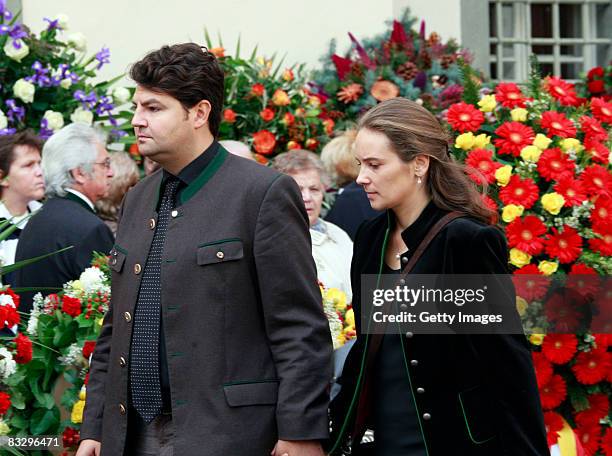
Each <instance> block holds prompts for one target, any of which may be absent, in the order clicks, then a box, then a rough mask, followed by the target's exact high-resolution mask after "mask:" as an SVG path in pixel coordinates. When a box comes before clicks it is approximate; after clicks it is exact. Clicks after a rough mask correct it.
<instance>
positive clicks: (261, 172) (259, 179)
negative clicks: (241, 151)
mask: <svg viewBox="0 0 612 456" xmlns="http://www.w3.org/2000/svg"><path fill="white" fill-rule="evenodd" d="M225 164H226V166H225V167H223V168H222V169H221V170H220V171H223V172H224V173H227V175H229V176H231V178H232V180H238V181H239V182H242V183H248V184H249V186H253V185H255V186H262V187H265V188H267V187H269V186H270V184H272V183H273V182H274V181H275V180H276V179H278V178H279V177H280V176H281V175H282V174H281V173H279V172H278V171H276V170H275V169H273V168H270V167H269V166H265V165H261V164H259V163H257V162H255V161H253V160H247V159H246V158H242V157H237V156H235V155H232V154H228V156H227V158H226V159H225Z"/></svg>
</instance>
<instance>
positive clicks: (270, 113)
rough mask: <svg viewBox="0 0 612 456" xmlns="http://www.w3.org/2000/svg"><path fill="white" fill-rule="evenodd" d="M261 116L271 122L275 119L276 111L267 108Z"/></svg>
mask: <svg viewBox="0 0 612 456" xmlns="http://www.w3.org/2000/svg"><path fill="white" fill-rule="evenodd" d="M259 116H260V117H261V118H262V119H263V120H264V121H265V122H270V121H271V120H272V119H274V111H273V110H272V109H270V108H266V109H264V110H263V111H261V112H260V113H259Z"/></svg>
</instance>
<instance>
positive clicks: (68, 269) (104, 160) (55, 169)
mask: <svg viewBox="0 0 612 456" xmlns="http://www.w3.org/2000/svg"><path fill="white" fill-rule="evenodd" d="M104 143H105V142H104V139H103V137H102V136H101V135H100V134H99V133H98V132H97V131H96V130H94V129H93V128H91V127H89V126H87V125H84V124H76V123H75V124H70V125H68V126H66V127H64V128H62V129H61V130H59V131H58V132H56V133H55V134H54V135H53V136H52V137H51V138H49V140H48V141H47V142H46V143H45V145H44V147H43V153H42V163H41V165H42V171H43V176H44V178H45V184H46V196H47V198H48V200H47V202H46V203H45V204H44V205H43V207H42V209H41V210H40V212H38V213H37V214H35V215H34V216H33V217H32V218H31V219H30V221H29V223H28V225H27V226H26V228H25V229H24V230H23V232H22V233H21V237H20V242H19V245H18V247H17V253H16V258H15V259H16V261H20V260H24V259H28V258H33V257H37V256H40V255H44V254H47V253H50V252H54V251H56V250H59V249H61V248H64V247H69V246H73V247H72V248H71V249H69V250H66V251H64V252H62V253H59V254H57V255H53V256H50V257H49V258H46V259H44V260H42V261H39V262H36V263H34V264H31V265H29V266H26V267H24V268H22V269H20V270H18V271H17V277H16V280H15V282H16V284H15V285H16V286H17V287H61V286H62V284H64V283H65V282H67V281H69V280H74V279H77V278H78V277H79V275H80V273H81V272H82V271H83V270H84V269H85V268H87V267H88V266H89V264H90V262H91V259H92V255H93V252H101V253H108V252H109V251H110V249H111V248H112V246H113V235H112V233H111V231H110V229H109V228H108V227H107V226H106V224H105V223H104V222H103V221H102V220H101V219H100V218H98V216H97V215H96V212H95V206H94V204H95V203H96V201H97V200H99V199H100V198H103V197H104V196H105V195H106V194H107V192H108V190H109V187H110V179H111V178H112V177H113V171H112V169H111V166H110V157H109V154H108V151H107V150H106V148H105V146H104ZM21 296H22V297H21V304H20V309H19V310H21V311H24V312H29V311H30V310H31V308H32V296H33V293H23V294H22V295H21Z"/></svg>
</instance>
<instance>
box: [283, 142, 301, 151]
mask: <svg viewBox="0 0 612 456" xmlns="http://www.w3.org/2000/svg"><path fill="white" fill-rule="evenodd" d="M301 148H302V145H301V144H300V143H299V142H297V141H289V142H288V143H287V150H291V149H301Z"/></svg>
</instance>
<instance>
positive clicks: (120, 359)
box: [119, 356, 127, 367]
mask: <svg viewBox="0 0 612 456" xmlns="http://www.w3.org/2000/svg"><path fill="white" fill-rule="evenodd" d="M126 364H127V362H126V361H125V358H124V357H123V356H120V357H119V365H120V366H121V367H125V365H126Z"/></svg>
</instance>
